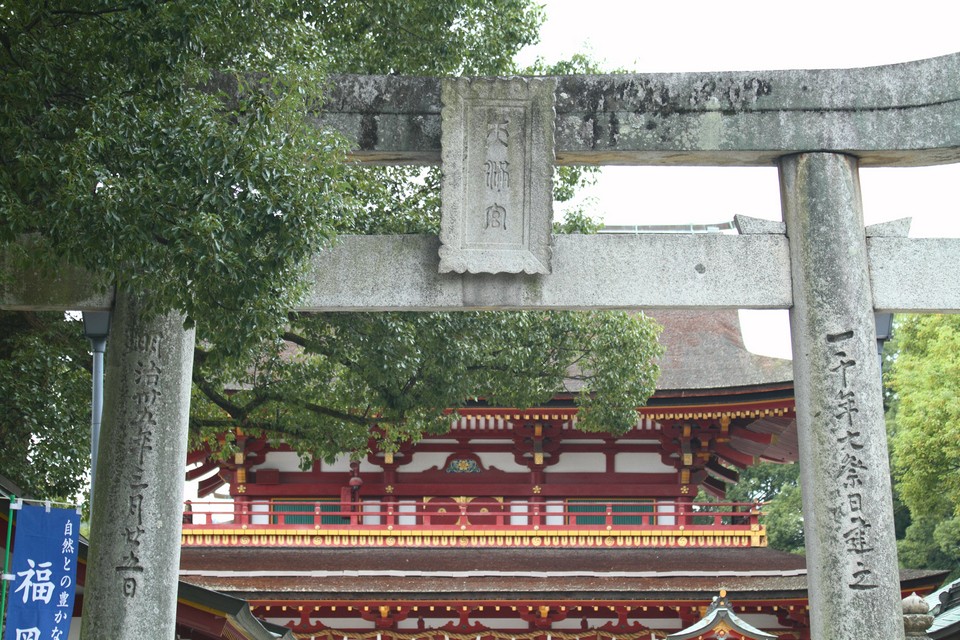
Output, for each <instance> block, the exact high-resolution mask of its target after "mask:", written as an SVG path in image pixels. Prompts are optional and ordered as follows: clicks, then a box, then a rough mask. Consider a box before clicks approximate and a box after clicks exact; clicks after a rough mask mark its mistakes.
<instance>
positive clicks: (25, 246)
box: [0, 235, 113, 311]
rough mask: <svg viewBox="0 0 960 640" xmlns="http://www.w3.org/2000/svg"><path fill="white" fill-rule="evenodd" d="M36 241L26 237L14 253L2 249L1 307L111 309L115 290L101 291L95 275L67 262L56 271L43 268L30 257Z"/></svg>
mask: <svg viewBox="0 0 960 640" xmlns="http://www.w3.org/2000/svg"><path fill="white" fill-rule="evenodd" d="M34 242H35V239H34V238H33V237H31V236H29V235H25V236H22V237H21V239H20V244H19V246H17V247H16V248H15V249H16V250H15V251H10V250H8V251H2V250H0V307H2V308H4V309H13V310H31V311H65V310H68V309H83V310H86V311H109V310H110V308H111V305H112V304H113V290H112V287H111V288H109V289H107V290H102V289H101V288H98V287H97V286H96V284H95V282H96V279H95V278H94V277H93V276H91V275H90V274H89V273H85V272H83V271H82V270H81V269H78V268H77V267H74V266H72V265H70V264H67V263H63V264H62V265H60V266H59V267H58V268H56V269H49V270H48V269H43V268H41V267H40V266H38V263H37V262H36V261H34V260H33V259H32V257H31V255H32V253H33V247H34ZM68 301H69V304H67V305H66V306H65V303H66V302H68ZM71 304H72V306H70V305H71Z"/></svg>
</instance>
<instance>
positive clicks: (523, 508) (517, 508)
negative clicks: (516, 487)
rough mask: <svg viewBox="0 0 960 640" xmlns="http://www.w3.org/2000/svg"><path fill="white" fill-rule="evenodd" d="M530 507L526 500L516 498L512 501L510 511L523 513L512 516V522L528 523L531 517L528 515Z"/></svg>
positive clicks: (517, 523) (518, 523) (515, 523)
mask: <svg viewBox="0 0 960 640" xmlns="http://www.w3.org/2000/svg"><path fill="white" fill-rule="evenodd" d="M528 510H529V507H528V505H527V501H526V500H514V501H511V502H510V513H521V514H523V515H519V516H510V524H513V525H528V524H530V518H529V516H528V515H527V513H528Z"/></svg>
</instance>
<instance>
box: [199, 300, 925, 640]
mask: <svg viewBox="0 0 960 640" xmlns="http://www.w3.org/2000/svg"><path fill="white" fill-rule="evenodd" d="M653 315H655V317H656V319H657V320H658V321H659V322H660V323H661V324H663V325H664V333H663V335H662V337H661V341H662V342H663V344H664V347H665V354H664V356H663V358H662V360H661V371H662V372H661V378H660V381H659V383H658V390H657V392H656V394H655V395H654V396H653V398H651V400H650V402H649V403H648V405H647V406H645V407H642V408H640V409H638V410H637V422H636V425H635V426H634V427H633V428H632V430H630V431H629V432H628V433H626V434H625V435H622V436H617V437H614V436H610V435H604V434H596V433H583V432H580V431H578V430H577V428H576V427H577V411H576V408H575V405H574V403H573V395H572V394H568V395H560V396H558V397H556V398H555V399H554V400H553V401H551V402H550V403H548V404H547V406H543V407H537V408H533V409H526V410H518V409H510V408H498V407H490V406H485V405H483V404H477V405H473V406H468V407H463V408H460V409H458V418H457V419H456V420H455V421H454V420H452V421H451V428H450V431H449V432H448V433H446V434H444V435H442V436H431V437H425V438H424V439H423V440H422V441H420V442H418V443H416V444H412V445H408V446H405V447H404V448H402V449H401V450H400V451H398V452H396V453H392V454H391V453H384V452H381V451H378V450H376V449H373V450H372V451H371V452H370V453H369V455H368V456H367V457H366V459H364V460H362V461H361V462H360V463H358V464H357V463H354V464H351V462H350V461H349V458H347V457H343V458H341V459H339V460H338V461H336V462H334V463H333V464H327V463H324V462H320V461H317V462H315V463H314V464H313V466H312V468H310V469H309V470H306V471H301V470H300V468H299V461H298V457H297V455H296V453H295V452H293V451H290V450H289V449H286V448H284V447H277V448H274V447H271V446H270V445H269V444H268V442H267V441H266V440H265V439H264V438H262V437H258V436H257V435H254V434H246V435H244V434H238V438H237V442H238V445H239V446H240V447H241V448H242V451H241V452H240V453H238V454H237V455H236V457H235V458H234V460H233V462H232V463H230V464H225V463H222V462H215V461H212V460H209V459H207V457H206V455H205V454H204V452H202V451H198V452H194V453H193V454H191V460H190V461H191V462H192V463H193V467H192V468H191V471H190V472H189V473H188V475H189V477H190V479H193V480H197V479H200V481H199V488H200V490H199V494H200V501H197V502H194V503H192V504H191V505H190V510H189V512H187V513H186V514H185V524H184V528H183V529H184V530H183V551H182V560H181V579H182V580H183V581H185V582H187V583H191V584H193V585H196V586H199V587H203V588H206V589H212V590H215V591H218V592H221V593H224V594H228V595H230V596H234V597H237V598H242V599H244V600H246V601H247V602H248V604H249V606H250V609H251V612H252V613H253V614H254V615H255V616H257V617H258V618H262V619H264V620H268V621H269V622H270V623H273V624H279V625H282V626H285V627H287V628H289V629H290V630H291V631H292V632H293V635H294V636H295V637H296V638H303V639H311V638H313V639H317V640H321V639H322V640H388V639H396V640H495V639H497V640H520V639H524V640H526V639H530V640H555V639H556V640H601V639H607V638H610V639H616V640H645V639H647V638H665V637H675V638H727V639H729V638H769V637H778V638H781V639H782V640H809V638H810V635H809V622H808V616H809V610H808V605H807V591H806V569H805V563H804V558H803V557H802V556H799V555H792V554H788V553H783V552H779V551H775V550H773V549H770V548H768V547H767V540H766V530H765V528H764V525H763V522H762V519H761V514H762V508H763V507H762V505H759V504H755V503H730V502H723V501H722V500H723V499H724V497H725V493H726V490H727V488H728V487H729V486H731V485H732V484H734V483H736V482H737V480H738V477H739V470H742V469H745V468H746V467H748V466H750V465H752V464H754V463H755V462H757V461H759V460H769V461H775V462H784V463H786V462H794V461H796V460H797V438H796V421H795V414H794V399H793V387H792V369H791V366H790V362H789V361H784V360H777V359H773V358H766V357H762V356H757V355H754V354H751V353H749V352H748V351H747V350H746V349H745V348H744V345H743V342H742V338H741V335H740V326H739V322H738V317H737V312H736V311H729V312H720V313H715V312H711V313H709V314H707V313H703V312H690V311H670V312H657V313H655V314H653ZM224 487H225V488H224ZM700 488H703V489H704V490H705V491H706V492H707V493H709V494H711V495H712V496H714V498H716V499H719V500H721V501H720V502H712V503H698V502H697V501H696V496H697V493H698V490H699V489H700ZM218 490H222V491H225V492H226V493H228V495H229V498H230V500H229V501H227V502H223V501H221V502H218V503H206V502H202V501H203V500H204V499H205V497H206V496H210V495H212V494H213V492H214V491H218ZM942 578H943V572H933V571H908V570H904V571H903V572H902V574H901V584H902V590H903V592H904V595H908V594H909V593H911V592H913V591H917V592H919V593H921V594H924V593H927V592H930V591H932V590H933V589H934V588H936V587H937V586H938V585H939V582H940V581H941V580H942Z"/></svg>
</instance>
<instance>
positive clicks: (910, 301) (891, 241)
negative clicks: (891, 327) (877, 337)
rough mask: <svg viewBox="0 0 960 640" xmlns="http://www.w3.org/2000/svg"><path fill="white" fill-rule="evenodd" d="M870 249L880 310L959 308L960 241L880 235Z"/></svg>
mask: <svg viewBox="0 0 960 640" xmlns="http://www.w3.org/2000/svg"><path fill="white" fill-rule="evenodd" d="M867 249H868V251H869V252H870V286H871V288H872V290H873V304H874V307H875V308H876V310H877V311H878V312H893V313H896V312H909V313H944V312H946V313H951V312H953V313H956V312H957V311H960V286H955V285H954V283H956V282H957V281H958V280H960V259H958V257H960V240H958V239H956V238H889V237H877V238H867Z"/></svg>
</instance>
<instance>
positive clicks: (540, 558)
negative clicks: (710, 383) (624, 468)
mask: <svg viewBox="0 0 960 640" xmlns="http://www.w3.org/2000/svg"><path fill="white" fill-rule="evenodd" d="M180 567H181V579H182V580H185V581H187V582H190V583H193V584H196V585H200V586H205V587H207V588H214V589H217V590H220V591H225V592H227V593H233V594H238V595H240V596H241V597H246V598H253V599H263V598H277V597H279V598H284V597H290V596H291V595H293V594H296V596H297V597H298V598H301V599H338V600H340V599H346V600H349V599H351V598H357V597H363V598H374V597H378V596H383V597H405V598H409V599H424V598H429V599H433V600H436V599H443V598H457V599H470V600H479V599H484V598H495V599H505V598H506V599H522V598H524V597H531V596H543V595H546V594H550V595H552V596H554V597H556V596H557V595H558V594H564V595H567V596H570V597H577V598H601V599H604V598H607V599H609V598H633V599H636V598H645V599H652V598H684V597H687V598H694V599H700V600H704V599H709V598H710V597H712V596H713V595H715V594H716V593H717V592H718V591H720V590H721V589H726V590H727V591H729V592H731V593H736V594H737V597H740V598H742V597H744V594H749V595H750V599H752V600H758V599H760V600H764V599H775V598H778V597H779V598H784V597H794V598H796V597H805V593H806V567H805V560H804V558H803V556H799V555H794V554H789V553H784V552H780V551H775V550H773V549H769V548H709V547H706V548H696V549H691V548H686V549H617V548H600V549H551V550H550V552H549V554H545V553H543V551H542V550H540V549H529V548H524V549H518V548H484V549H474V548H462V547H461V548H454V549H408V548H402V549H401V548H302V547H301V548H276V549H270V548H258V549H257V550H256V552H255V553H251V552H250V550H249V549H245V548H222V547H221V548H216V547H202V548H190V547H186V548H184V549H183V551H182V555H181V564H180ZM943 574H944V572H936V571H916V570H904V571H902V572H901V580H902V581H904V584H909V585H911V588H918V587H919V588H923V587H924V586H926V589H929V588H931V587H932V586H933V585H934V584H936V583H937V581H939V580H941V579H942V577H943Z"/></svg>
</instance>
